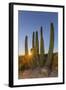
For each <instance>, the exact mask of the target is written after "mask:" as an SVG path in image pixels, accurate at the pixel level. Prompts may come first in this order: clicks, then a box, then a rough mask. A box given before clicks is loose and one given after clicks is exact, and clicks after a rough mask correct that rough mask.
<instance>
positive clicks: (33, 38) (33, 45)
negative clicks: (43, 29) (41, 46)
mask: <svg viewBox="0 0 66 90" xmlns="http://www.w3.org/2000/svg"><path fill="white" fill-rule="evenodd" d="M32 48H35V32H33V36H32Z"/></svg>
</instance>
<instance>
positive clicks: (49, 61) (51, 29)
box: [46, 23, 54, 67]
mask: <svg viewBox="0 0 66 90" xmlns="http://www.w3.org/2000/svg"><path fill="white" fill-rule="evenodd" d="M53 49H54V25H53V23H51V24H50V45H49V51H48V60H47V62H46V66H47V67H48V66H50V65H51V63H52V56H53Z"/></svg>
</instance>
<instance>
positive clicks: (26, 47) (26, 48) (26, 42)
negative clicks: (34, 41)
mask: <svg viewBox="0 0 66 90" xmlns="http://www.w3.org/2000/svg"><path fill="white" fill-rule="evenodd" d="M27 54H28V36H26V37H25V55H27Z"/></svg>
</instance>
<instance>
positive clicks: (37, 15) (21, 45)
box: [18, 11, 58, 55]
mask: <svg viewBox="0 0 66 90" xmlns="http://www.w3.org/2000/svg"><path fill="white" fill-rule="evenodd" d="M51 22H53V24H54V52H56V51H58V13H56V12H37V11H18V51H19V52H18V53H19V55H21V54H22V55H23V54H24V53H25V36H26V35H27V36H28V48H29V50H30V49H31V48H32V33H33V31H36V30H37V31H38V37H39V38H40V27H41V26H42V27H43V37H44V47H45V53H47V52H48V49H49V41H50V23H51ZM39 41H40V40H39Z"/></svg>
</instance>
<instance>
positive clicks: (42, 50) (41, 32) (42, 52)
mask: <svg viewBox="0 0 66 90" xmlns="http://www.w3.org/2000/svg"><path fill="white" fill-rule="evenodd" d="M40 54H44V39H43V28H42V26H41V28H40Z"/></svg>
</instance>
